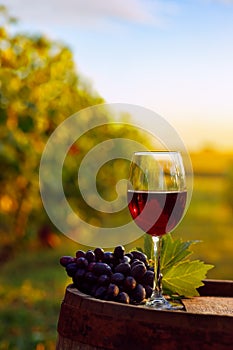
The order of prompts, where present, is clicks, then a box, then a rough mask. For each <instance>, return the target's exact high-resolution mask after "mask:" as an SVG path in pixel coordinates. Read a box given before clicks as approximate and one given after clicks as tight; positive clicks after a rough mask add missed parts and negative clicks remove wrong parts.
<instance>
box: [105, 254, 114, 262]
mask: <svg viewBox="0 0 233 350" xmlns="http://www.w3.org/2000/svg"><path fill="white" fill-rule="evenodd" d="M103 261H104V262H105V263H106V264H110V263H113V261H114V257H113V253H112V252H105V253H104V258H103Z"/></svg>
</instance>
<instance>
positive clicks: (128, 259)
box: [119, 255, 131, 264]
mask: <svg viewBox="0 0 233 350" xmlns="http://www.w3.org/2000/svg"><path fill="white" fill-rule="evenodd" d="M119 262H120V263H128V264H130V262H131V259H130V257H129V256H127V255H124V256H123V258H122V259H119Z"/></svg>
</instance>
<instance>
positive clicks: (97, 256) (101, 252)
mask: <svg viewBox="0 0 233 350" xmlns="http://www.w3.org/2000/svg"><path fill="white" fill-rule="evenodd" d="M94 254H95V260H96V261H102V260H103V258H104V250H103V249H102V248H95V250H94Z"/></svg>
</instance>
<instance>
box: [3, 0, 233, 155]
mask: <svg viewBox="0 0 233 350" xmlns="http://www.w3.org/2000/svg"><path fill="white" fill-rule="evenodd" d="M0 4H3V5H5V6H6V7H7V8H8V10H9V12H10V14H11V15H13V16H16V17H17V18H18V24H17V26H16V29H17V31H23V32H27V33H32V34H38V33H41V34H45V35H46V36H48V37H49V38H50V39H52V40H59V41H62V42H63V43H65V44H66V45H68V46H69V47H70V49H71V50H72V52H73V54H74V59H75V62H76V65H77V72H78V73H79V74H81V75H82V76H83V77H84V79H85V80H86V81H87V82H88V84H90V85H91V86H92V88H93V89H94V90H96V91H97V92H98V93H99V94H100V95H101V96H102V97H103V98H104V99H105V100H106V102H108V103H127V104H134V105H139V106H142V107H145V108H148V109H151V110H153V111H154V112H156V113H158V114H159V115H160V116H162V117H163V118H165V119H166V120H167V121H168V122H169V123H170V124H171V125H172V126H173V127H174V128H175V129H176V130H177V132H178V133H179V134H180V136H181V138H182V139H183V140H184V142H185V143H186V145H187V147H188V148H189V149H190V150H198V149H200V148H202V147H215V148H216V149H219V150H229V149H230V150H232V151H233V0H180V1H179V0H40V1H31V0H0Z"/></svg>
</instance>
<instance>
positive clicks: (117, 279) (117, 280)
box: [111, 272, 125, 286]
mask: <svg viewBox="0 0 233 350" xmlns="http://www.w3.org/2000/svg"><path fill="white" fill-rule="evenodd" d="M124 279H125V276H124V275H123V273H120V272H115V273H114V274H113V275H112V278H111V282H112V283H114V284H117V285H118V286H121V285H123V282H124Z"/></svg>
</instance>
